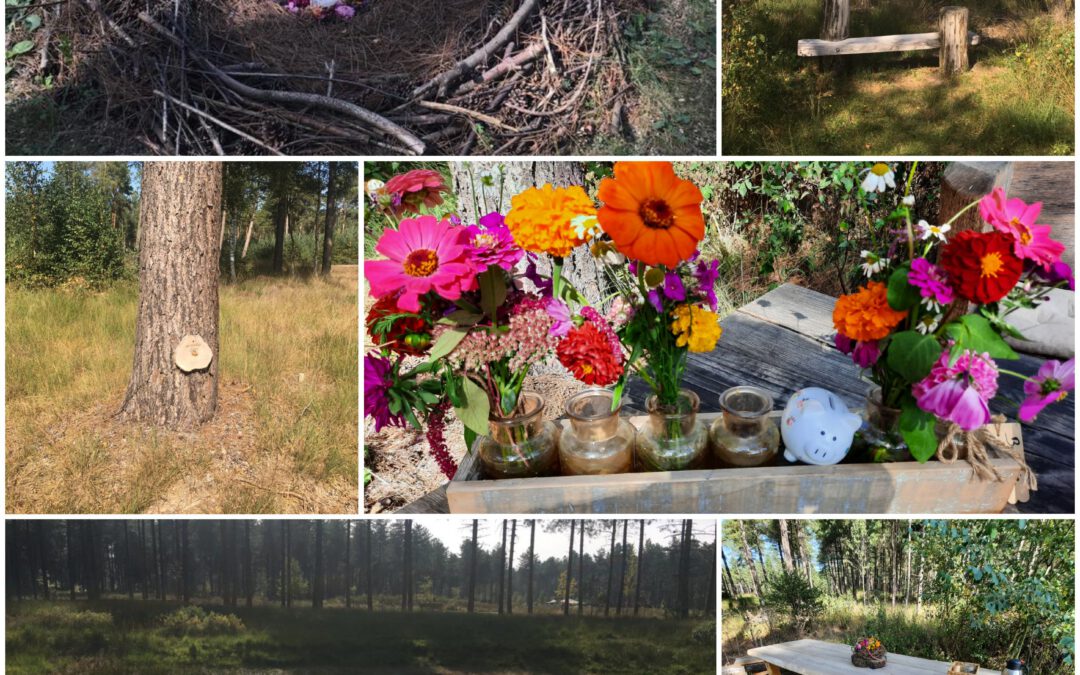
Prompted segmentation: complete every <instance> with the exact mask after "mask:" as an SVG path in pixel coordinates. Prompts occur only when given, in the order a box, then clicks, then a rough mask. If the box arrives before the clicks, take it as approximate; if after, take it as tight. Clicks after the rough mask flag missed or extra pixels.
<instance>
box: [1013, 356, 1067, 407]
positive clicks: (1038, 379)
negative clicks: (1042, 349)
mask: <svg viewBox="0 0 1080 675" xmlns="http://www.w3.org/2000/svg"><path fill="white" fill-rule="evenodd" d="M1075 368H1076V359H1075V358H1072V359H1069V360H1068V361H1066V362H1065V363H1062V362H1060V361H1047V362H1046V363H1044V364H1042V367H1041V368H1039V373H1038V374H1037V375H1036V376H1035V377H1034V378H1033V379H1031V380H1028V381H1027V382H1024V393H1025V394H1026V395H1027V397H1026V398H1025V399H1024V402H1023V403H1021V404H1020V421H1021V422H1030V421H1032V420H1034V419H1035V417H1036V415H1038V414H1039V413H1040V412H1042V409H1043V408H1045V407H1046V406H1048V405H1050V404H1051V403H1056V402H1058V401H1062V400H1064V399H1065V397H1066V396H1068V395H1069V392H1070V391H1072V390H1073V388H1074V387H1075V376H1074V372H1073V371H1074V370H1075Z"/></svg>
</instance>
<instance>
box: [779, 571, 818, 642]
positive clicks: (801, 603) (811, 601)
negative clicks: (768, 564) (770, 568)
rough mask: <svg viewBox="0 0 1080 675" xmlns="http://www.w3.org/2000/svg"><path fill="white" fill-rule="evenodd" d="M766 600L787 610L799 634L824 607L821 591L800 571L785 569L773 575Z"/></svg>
mask: <svg viewBox="0 0 1080 675" xmlns="http://www.w3.org/2000/svg"><path fill="white" fill-rule="evenodd" d="M765 601H766V602H767V603H769V604H770V605H774V606H776V607H778V608H780V609H781V610H783V611H784V612H786V613H787V614H788V615H789V616H790V617H791V623H792V625H793V626H794V628H795V630H796V632H798V633H799V634H802V633H803V632H805V631H806V630H807V629H808V628H810V626H811V625H812V624H813V622H814V620H815V619H817V617H818V616H819V615H820V614H821V612H822V610H823V609H824V605H823V603H822V601H821V591H820V590H818V589H817V588H814V587H813V586H811V585H810V582H809V581H807V580H806V577H804V576H803V575H802V574H801V573H800V572H798V571H792V572H788V571H786V570H785V571H784V572H782V573H781V574H780V575H779V576H776V577H773V578H772V579H771V580H770V582H769V590H768V591H766V593H765Z"/></svg>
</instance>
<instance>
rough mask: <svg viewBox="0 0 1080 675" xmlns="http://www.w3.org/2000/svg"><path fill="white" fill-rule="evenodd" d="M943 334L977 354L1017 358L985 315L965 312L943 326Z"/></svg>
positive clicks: (998, 357)
mask: <svg viewBox="0 0 1080 675" xmlns="http://www.w3.org/2000/svg"><path fill="white" fill-rule="evenodd" d="M945 334H946V335H948V336H949V337H951V338H952V339H953V340H956V345H957V347H958V348H960V349H970V350H971V351H973V352H977V353H979V354H982V353H984V352H985V353H987V354H989V355H990V358H993V359H1010V360H1012V359H1018V358H1020V357H1019V356H1017V354H1016V352H1014V351H1013V348H1012V347H1010V346H1009V343H1007V342H1005V340H1003V339H1002V338H1001V336H1000V335H998V334H997V332H995V331H994V329H993V327H992V326H991V325H990V321H989V320H988V319H987V318H986V317H985V316H980V315H978V314H965V315H964V316H962V317H960V318H959V319H957V320H956V321H950V322H949V323H948V325H946V326H945Z"/></svg>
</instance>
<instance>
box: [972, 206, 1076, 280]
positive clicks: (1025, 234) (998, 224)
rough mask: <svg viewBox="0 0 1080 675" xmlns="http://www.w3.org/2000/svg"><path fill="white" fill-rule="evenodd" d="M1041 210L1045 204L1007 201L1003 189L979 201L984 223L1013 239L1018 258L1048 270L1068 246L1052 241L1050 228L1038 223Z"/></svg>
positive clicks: (1059, 258)
mask: <svg viewBox="0 0 1080 675" xmlns="http://www.w3.org/2000/svg"><path fill="white" fill-rule="evenodd" d="M1041 211H1042V202H1035V203H1034V204H1027V203H1025V202H1024V200H1023V199H1006V198H1005V190H1003V189H1001V188H994V191H993V192H991V193H990V194H988V195H986V196H985V197H983V198H982V199H981V200H980V201H979V214H980V215H982V218H983V220H985V221H986V222H988V223H990V224H991V225H993V226H994V229H995V230H997V231H998V232H1002V233H1004V234H1007V235H1009V236H1010V237H1012V238H1013V241H1014V244H1013V252H1014V253H1015V254H1016V257H1018V258H1022V259H1024V260H1031V261H1034V262H1036V263H1038V264H1039V265H1041V266H1042V267H1044V268H1047V267H1049V266H1050V265H1053V264H1054V263H1056V262H1057V261H1059V260H1061V254H1062V253H1064V252H1065V245H1064V244H1062V243H1061V242H1059V241H1054V240H1053V239H1051V238H1050V226H1049V225H1036V224H1035V221H1036V220H1037V219H1038V218H1039V213H1040V212H1041Z"/></svg>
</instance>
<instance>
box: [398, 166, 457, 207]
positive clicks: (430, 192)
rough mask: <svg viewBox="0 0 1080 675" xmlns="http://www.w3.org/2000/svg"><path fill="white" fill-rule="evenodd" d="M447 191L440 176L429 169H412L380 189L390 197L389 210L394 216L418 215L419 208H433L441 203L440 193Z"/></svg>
mask: <svg viewBox="0 0 1080 675" xmlns="http://www.w3.org/2000/svg"><path fill="white" fill-rule="evenodd" d="M447 190H448V188H447V187H446V183H445V182H444V181H443V177H442V174H440V173H439V172H438V171H433V170H431V169H413V170H412V171H409V172H407V173H403V174H400V175H398V176H394V177H393V178H391V179H390V180H388V181H386V186H385V187H383V188H382V191H383V192H384V193H385V194H388V195H390V200H391V201H390V204H389V208H390V211H391V212H393V213H394V215H401V214H402V213H409V212H412V213H420V206H426V207H428V208H429V209H432V208H435V207H436V206H438V205H439V204H442V203H443V198H442V193H443V192H446V191H447Z"/></svg>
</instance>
